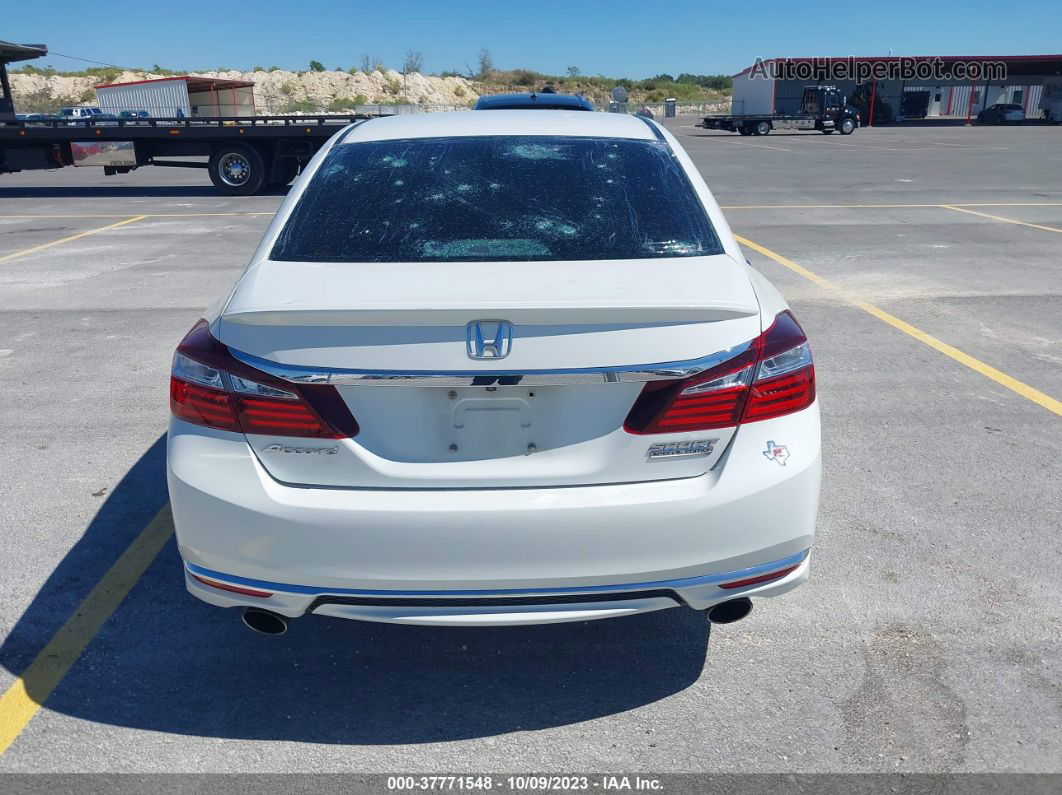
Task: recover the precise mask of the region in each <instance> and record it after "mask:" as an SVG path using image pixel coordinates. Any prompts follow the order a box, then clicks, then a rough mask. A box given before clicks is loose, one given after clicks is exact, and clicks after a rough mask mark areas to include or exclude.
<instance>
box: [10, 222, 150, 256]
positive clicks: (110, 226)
mask: <svg viewBox="0 0 1062 795" xmlns="http://www.w3.org/2000/svg"><path fill="white" fill-rule="evenodd" d="M145 218H147V216H146V215H134V216H133V217H132V218H126V219H125V220H124V221H119V222H118V223H116V224H107V226H99V227H96V228H95V229H89V230H87V231H85V232H78V233H77V234H76V235H70V237H63V238H60V239H59V240H53V241H52V242H51V243H41V244H40V245H39V246H33V247H32V248H24V249H22V251H13V252H12V253H10V254H5V255H3V256H2V257H0V262H10V261H11V260H13V259H15V258H16V257H24V256H26V255H27V254H36V253H37V252H38V251H44V250H45V249H48V248H52V247H53V246H61V245H63V244H64V243H72V242H73V241H75V240H80V239H81V238H83V237H88V236H89V235H96V234H99V233H100V232H106V231H107V230H108V229H117V228H118V227H119V226H125V225H126V224H131V223H134V222H136V221H142V220H143V219H145Z"/></svg>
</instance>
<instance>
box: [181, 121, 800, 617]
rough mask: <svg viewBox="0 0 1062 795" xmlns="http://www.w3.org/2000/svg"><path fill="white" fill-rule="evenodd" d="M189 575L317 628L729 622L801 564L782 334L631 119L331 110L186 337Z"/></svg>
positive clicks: (694, 177) (782, 585) (691, 170)
mask: <svg viewBox="0 0 1062 795" xmlns="http://www.w3.org/2000/svg"><path fill="white" fill-rule="evenodd" d="M170 406H171V410H172V415H173V416H172V421H171V424H170V430H169V446H168V479H169V490H170V497H171V502H172V508H173V518H174V522H175V524H176V530H177V538H178V541H179V546H180V552H181V556H182V557H183V560H184V566H185V579H186V583H187V587H188V589H189V590H190V591H191V592H192V593H193V594H194V595H195V596H197V597H199V598H200V599H203V600H205V601H207V602H210V603H211V604H215V605H220V606H223V607H240V608H244V620H245V621H246V623H247V624H248V625H250V626H251V627H252V628H254V629H258V630H259V631H263V632H270V633H279V632H282V631H283V630H284V629H285V627H286V626H287V621H288V619H290V618H294V617H297V616H302V615H306V614H309V613H315V614H318V615H326V616H338V617H342V618H352V619H363V620H369V621H390V622H400V623H410V624H455V625H487V624H524V623H546V622H557V621H576V620H585V619H593V618H607V617H612V616H624V615H629V614H632V613H639V612H646V611H652V610H661V609H665V608H672V607H680V606H681V607H689V608H693V609H696V610H707V611H708V617H709V618H710V619H711V620H712V621H714V622H719V623H723V622H728V621H735V620H737V619H739V618H742V617H744V616H745V615H746V614H747V613H748V612H749V610H750V609H751V605H752V603H751V601H750V599H749V597H753V596H755V597H764V596H775V595H778V594H781V593H783V592H785V591H788V590H790V589H792V588H793V587H794V586H796V585H798V584H800V583H802V582H803V581H804V580H806V579H807V576H808V565H809V554H810V548H811V545H812V540H813V537H814V532H815V518H816V512H817V508H818V500H819V480H820V452H819V449H820V445H819V408H818V404H817V402H816V400H815V371H814V367H813V365H812V359H811V352H810V349H809V347H808V342H807V339H806V338H805V335H804V332H803V330H802V329H801V327H800V325H799V324H798V322H797V321H796V319H795V318H794V317H793V314H792V313H791V312H790V311H789V309H788V307H787V305H786V303H785V301H784V300H783V298H782V297H781V295H779V293H778V291H777V290H776V289H775V288H774V287H772V286H771V285H770V284H769V283H768V281H767V280H766V279H765V278H764V277H763V276H762V275H760V274H759V273H757V272H756V271H755V270H753V269H752V268H751V267H750V266H749V265H748V264H747V262H746V261H745V260H744V258H743V256H742V253H741V251H740V249H739V248H738V246H737V244H736V242H735V241H734V237H733V236H732V234H731V232H730V229H729V227H728V226H727V223H726V221H725V220H724V218H723V215H722V213H721V212H720V210H719V207H718V205H717V204H716V202H715V200H714V199H713V198H712V195H711V193H710V192H709V190H708V188H707V186H706V185H705V183H704V181H703V180H702V179H701V177H700V175H699V174H698V172H697V169H696V168H695V167H694V165H693V163H692V162H691V161H690V158H689V157H688V156H687V154H686V153H685V152H684V151H683V149H682V147H681V145H680V144H679V143H678V141H677V140H676V139H675V138H674V137H673V136H672V135H671V133H669V132H668V131H667V130H666V129H664V128H663V127H662V126H660V125H658V124H656V123H655V122H652V121H649V120H646V119H641V118H637V117H634V116H627V115H620V114H609V113H587V112H577V111H572V112H568V111H548V110H526V111H524V110H499V111H490V112H478V111H477V112H472V113H467V112H465V113H439V114H424V115H418V116H396V117H391V118H381V119H373V120H370V121H366V122H362V123H357V124H353V125H351V126H349V127H347V128H345V129H344V130H343V131H341V132H339V133H337V134H336V135H335V137H333V138H332V139H331V141H330V142H329V143H328V144H327V145H325V147H323V148H322V149H321V151H320V152H318V153H317V155H316V156H315V157H314V158H313V160H312V161H311V162H310V163H309V164H308V166H307V168H306V169H305V171H304V173H303V175H302V176H301V177H300V178H299V180H298V181H297V183H296V184H295V185H294V187H293V188H292V190H291V192H290V193H289V194H288V196H287V198H286V200H285V201H284V203H283V204H282V206H281V207H280V210H279V211H278V212H277V214H276V217H275V218H274V219H273V222H272V224H271V225H270V227H269V229H268V231H267V232H266V234H265V237H264V238H263V239H262V242H261V244H260V245H259V247H258V249H257V251H256V252H255V253H254V256H253V257H252V258H251V261H250V263H249V264H248V265H247V268H246V269H245V270H244V272H243V273H242V275H241V276H240V277H239V279H238V280H237V282H236V284H235V285H234V287H233V288H232V290H231V291H230V292H229V293H228V294H227V295H225V296H224V297H223V298H222V299H221V300H220V301H219V302H218V303H217V304H216V305H215V306H214V307H213V308H211V309H210V310H209V311H207V312H206V313H205V314H204V316H203V318H202V319H201V320H199V322H197V323H196V324H195V325H194V326H193V327H192V329H191V331H189V332H188V335H187V336H186V337H185V338H184V340H183V341H182V342H181V343H180V345H179V347H178V348H177V351H176V354H175V355H174V358H173V371H172V380H171V387H170Z"/></svg>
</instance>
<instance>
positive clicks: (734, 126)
mask: <svg viewBox="0 0 1062 795" xmlns="http://www.w3.org/2000/svg"><path fill="white" fill-rule="evenodd" d="M859 121H860V119H859V110H858V109H857V108H856V107H855V106H853V105H850V104H848V98H847V97H845V96H844V95H843V94H842V93H841V92H840V90H839V89H838V88H837V87H836V86H807V87H805V88H804V95H803V97H802V99H801V103H800V113H749V114H742V115H732V116H705V117H704V120H703V121H702V122H701V124H700V125H698V126H700V127H703V128H704V129H706V130H729V131H730V132H736V133H740V134H741V135H767V134H769V133H770V132H771V130H818V131H819V132H822V133H825V134H826V135H829V134H830V133H832V132H834V131H836V132H839V133H840V134H841V135H851V134H852V133H854V132H855V131H856V129H858V127H859Z"/></svg>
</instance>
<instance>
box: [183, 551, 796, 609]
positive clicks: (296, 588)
mask: <svg viewBox="0 0 1062 795" xmlns="http://www.w3.org/2000/svg"><path fill="white" fill-rule="evenodd" d="M809 552H811V550H810V549H805V550H802V551H801V552H797V553H796V554H795V555H790V556H789V557H787V558H782V559H781V560H776V561H773V562H771V563H762V564H760V565H759V566H750V567H749V568H747V569H738V570H737V571H724V572H720V573H719V574H704V575H701V576H700V577H682V578H679V579H676V580H654V581H652V582H638V583H630V584H627V585H579V586H571V587H567V588H502V589H498V590H491V591H383V590H366V589H360V588H322V587H319V586H313V585H285V584H283V583H279V582H269V581H268V580H255V579H251V578H250V577H237V576H235V575H233V574H222V573H221V572H217V571H211V570H210V569H206V568H203V567H202V566H196V565H195V564H194V563H187V562H186V563H185V564H184V565H185V568H186V569H188V571H189V572H191V573H192V574H197V575H199V576H201V577H206V578H207V579H211V580H217V581H218V582H222V583H227V584H229V585H243V586H246V587H248V588H258V589H260V590H263V591H272V592H274V593H289V594H291V593H294V594H308V595H312V596H326V595H329V594H331V595H335V596H390V597H397V598H402V597H406V596H409V597H417V596H439V597H453V596H479V597H483V596H487V597H490V596H502V597H504V596H528V595H544V596H549V595H550V594H559V595H563V594H578V593H608V592H616V593H626V592H630V591H652V590H660V589H668V588H670V589H672V590H676V591H677V590H681V589H682V588H695V587H697V586H699V585H718V584H719V583H723V582H732V581H734V580H746V579H749V578H752V577H758V576H759V575H761V574H770V573H771V572H772V571H777V570H778V569H784V568H787V567H788V566H795V565H799V564H801V563H803V562H804V559H805V558H806V557H807V556H808V553H809Z"/></svg>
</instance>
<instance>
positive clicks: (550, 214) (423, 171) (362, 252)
mask: <svg viewBox="0 0 1062 795" xmlns="http://www.w3.org/2000/svg"><path fill="white" fill-rule="evenodd" d="M721 251H722V248H721V246H720V244H719V240H718V238H717V237H716V234H715V231H714V230H713V229H712V225H711V222H710V221H709V220H708V217H707V215H706V213H705V210H704V208H703V206H702V205H701V203H700V200H699V199H698V197H697V195H696V194H695V193H694V190H693V186H692V185H691V184H690V182H689V180H688V179H687V177H686V175H685V173H684V172H683V170H682V167H681V166H680V165H679V163H678V161H677V160H676V159H675V157H674V155H672V153H671V151H670V150H669V149H668V147H667V146H665V145H664V144H663V143H661V142H658V141H641V140H631V139H615V138H575V137H572V138H569V137H545V136H505V137H501V136H497V137H495V136H482V137H467V138H416V139H409V140H398V141H372V142H365V143H353V144H341V145H339V146H336V147H335V148H334V149H333V150H332V151H331V152H330V153H329V155H328V156H327V159H326V160H325V162H324V163H322V164H321V168H320V169H319V170H318V172H317V174H316V175H315V176H314V178H313V181H312V182H311V183H310V185H309V186H308V187H307V188H306V192H305V193H304V194H303V196H302V198H301V199H300V200H299V203H298V205H297V206H296V207H295V210H294V212H293V213H292V215H291V218H290V219H289V220H288V223H287V224H286V225H285V227H284V230H283V231H282V232H281V234H280V237H279V238H278V239H277V243H276V245H275V246H274V247H273V252H272V255H271V256H272V259H274V260H288V261H308V262H451V261H482V262H490V261H513V260H525V261H526V260H593V259H641V258H649V257H695V256H705V255H708V254H719V253H721Z"/></svg>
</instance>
